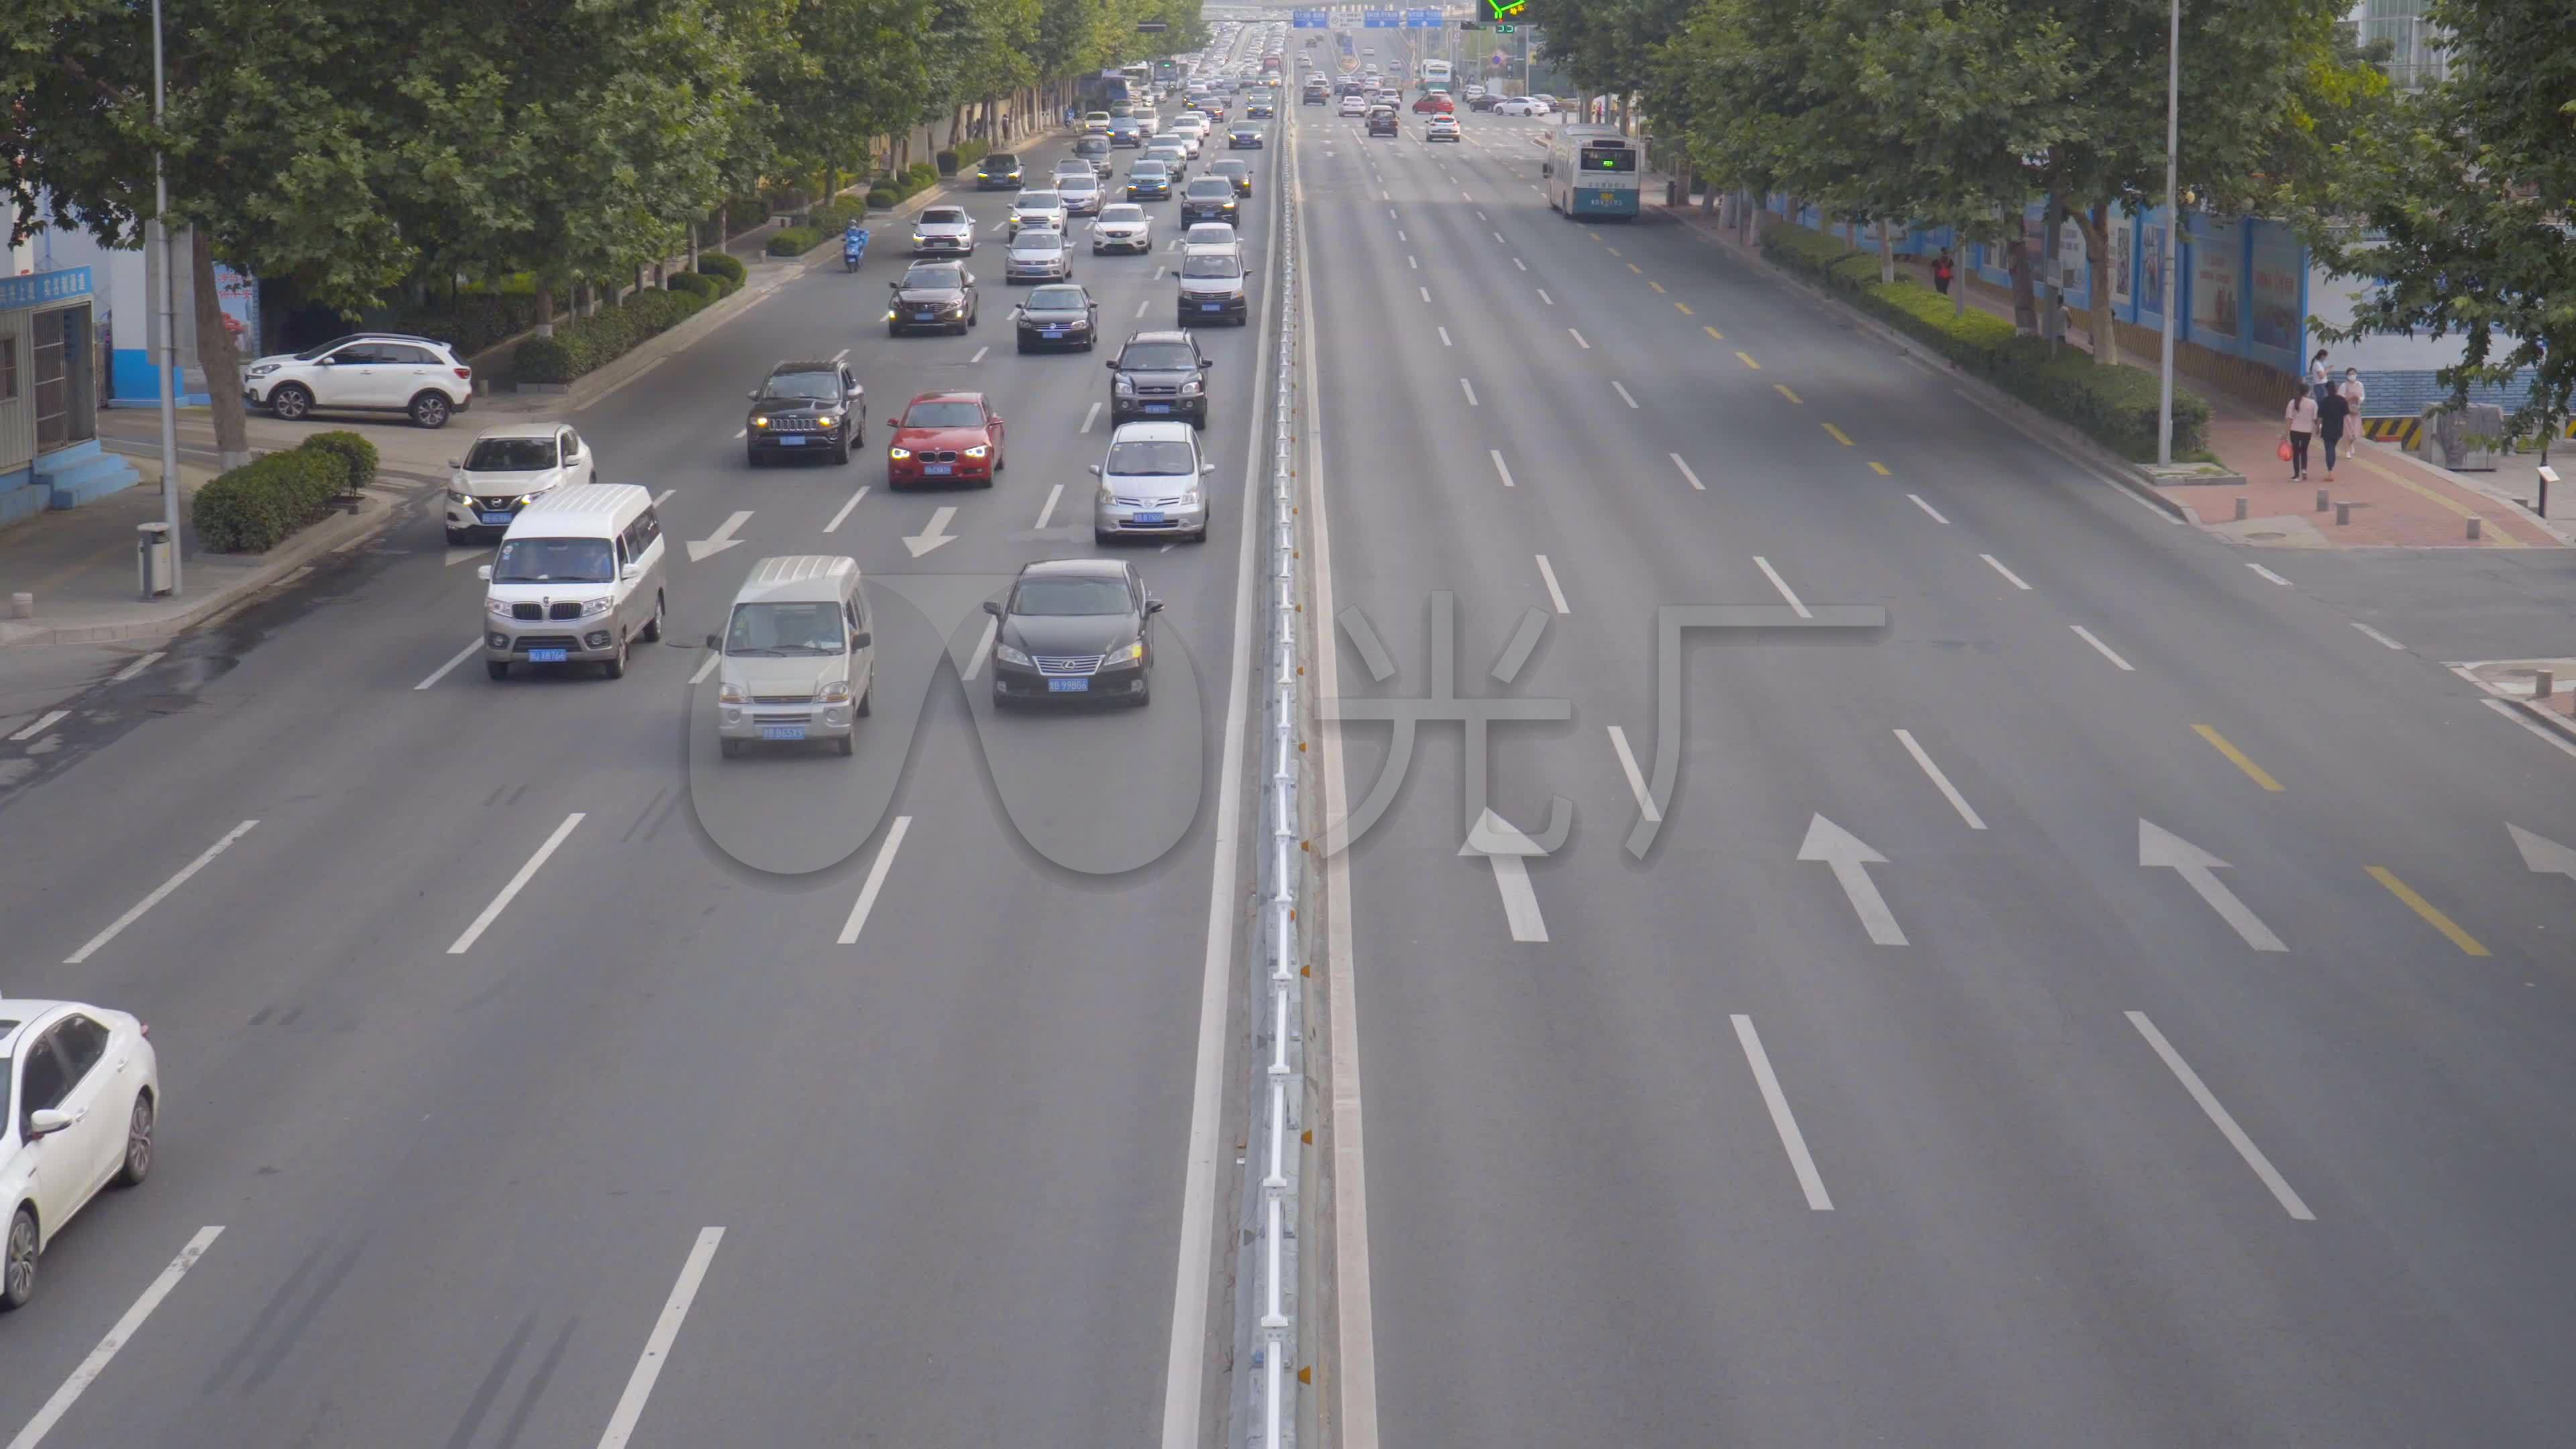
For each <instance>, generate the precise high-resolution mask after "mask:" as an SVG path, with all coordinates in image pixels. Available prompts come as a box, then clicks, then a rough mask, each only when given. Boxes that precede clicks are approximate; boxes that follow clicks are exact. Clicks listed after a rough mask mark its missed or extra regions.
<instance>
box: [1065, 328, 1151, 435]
mask: <svg viewBox="0 0 2576 1449" xmlns="http://www.w3.org/2000/svg"><path fill="white" fill-rule="evenodd" d="M1140 315H1141V314H1140ZM1099 416H1100V404H1098V403H1093V404H1092V405H1091V410H1090V411H1089V412H1086V413H1084V414H1083V415H1082V426H1081V427H1078V428H1076V429H1074V431H1075V432H1077V433H1087V432H1090V431H1091V425H1092V423H1093V422H1094V421H1095V420H1097V419H1098V418H1099Z"/></svg>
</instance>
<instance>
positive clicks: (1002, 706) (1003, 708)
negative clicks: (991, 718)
mask: <svg viewBox="0 0 2576 1449" xmlns="http://www.w3.org/2000/svg"><path fill="white" fill-rule="evenodd" d="M1010 707H1011V697H1010V696H1009V695H1007V694H1004V693H1002V692H1001V691H1000V690H998V689H997V690H995V691H993V713H995V714H1003V713H1006V712H1008V711H1009V709H1010Z"/></svg>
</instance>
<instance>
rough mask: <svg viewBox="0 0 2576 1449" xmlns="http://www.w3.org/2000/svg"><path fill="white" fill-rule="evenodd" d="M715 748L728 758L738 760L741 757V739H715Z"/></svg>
mask: <svg viewBox="0 0 2576 1449" xmlns="http://www.w3.org/2000/svg"><path fill="white" fill-rule="evenodd" d="M716 749H717V750H718V751H719V752H720V753H722V754H723V755H724V757H725V758H726V759H728V760H739V759H741V758H742V741H740V740H718V741H716Z"/></svg>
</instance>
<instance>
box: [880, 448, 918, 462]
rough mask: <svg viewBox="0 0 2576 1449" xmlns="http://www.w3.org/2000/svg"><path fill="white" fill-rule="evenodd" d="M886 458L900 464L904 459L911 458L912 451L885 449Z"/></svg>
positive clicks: (908, 449)
mask: <svg viewBox="0 0 2576 1449" xmlns="http://www.w3.org/2000/svg"><path fill="white" fill-rule="evenodd" d="M886 456H887V457H889V458H892V459H894V460H895V461H896V462H898V463H900V462H902V461H903V460H904V459H906V458H909V457H911V456H912V450H911V449H910V448H888V449H886Z"/></svg>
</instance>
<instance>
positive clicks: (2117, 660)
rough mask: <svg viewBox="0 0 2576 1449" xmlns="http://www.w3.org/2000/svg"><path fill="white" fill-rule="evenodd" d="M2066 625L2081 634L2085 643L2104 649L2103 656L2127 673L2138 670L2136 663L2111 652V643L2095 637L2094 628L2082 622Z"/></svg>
mask: <svg viewBox="0 0 2576 1449" xmlns="http://www.w3.org/2000/svg"><path fill="white" fill-rule="evenodd" d="M2066 627H2067V628H2069V629H2072V630H2074V631H2075V632H2076V634H2077V635H2079V636H2080V637H2082V639H2083V640H2084V642H2085V643H2087V644H2090V645H2092V646H2093V647H2094V648H2096V649H2098V650H2100V651H2102V657H2103V658H2105V659H2108V660H2110V661H2111V662H2112V663H2114V664H2116V665H2118V666H2120V668H2121V669H2122V670H2123V671H2124V672H2127V673H2135V672H2136V671H2137V666H2136V665H2133V664H2131V663H2130V662H2129V661H2128V660H2126V659H2123V658H2121V657H2120V656H2119V655H2117V654H2114V653H2112V652H2111V646H2110V645H2108V644H2105V643H2103V642H2102V641H2101V640H2099V639H2096V638H2094V637H2093V631H2092V630H2090V629H2087V628H2085V627H2084V626H2083V625H2081V624H2069V625H2067V626H2066Z"/></svg>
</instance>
